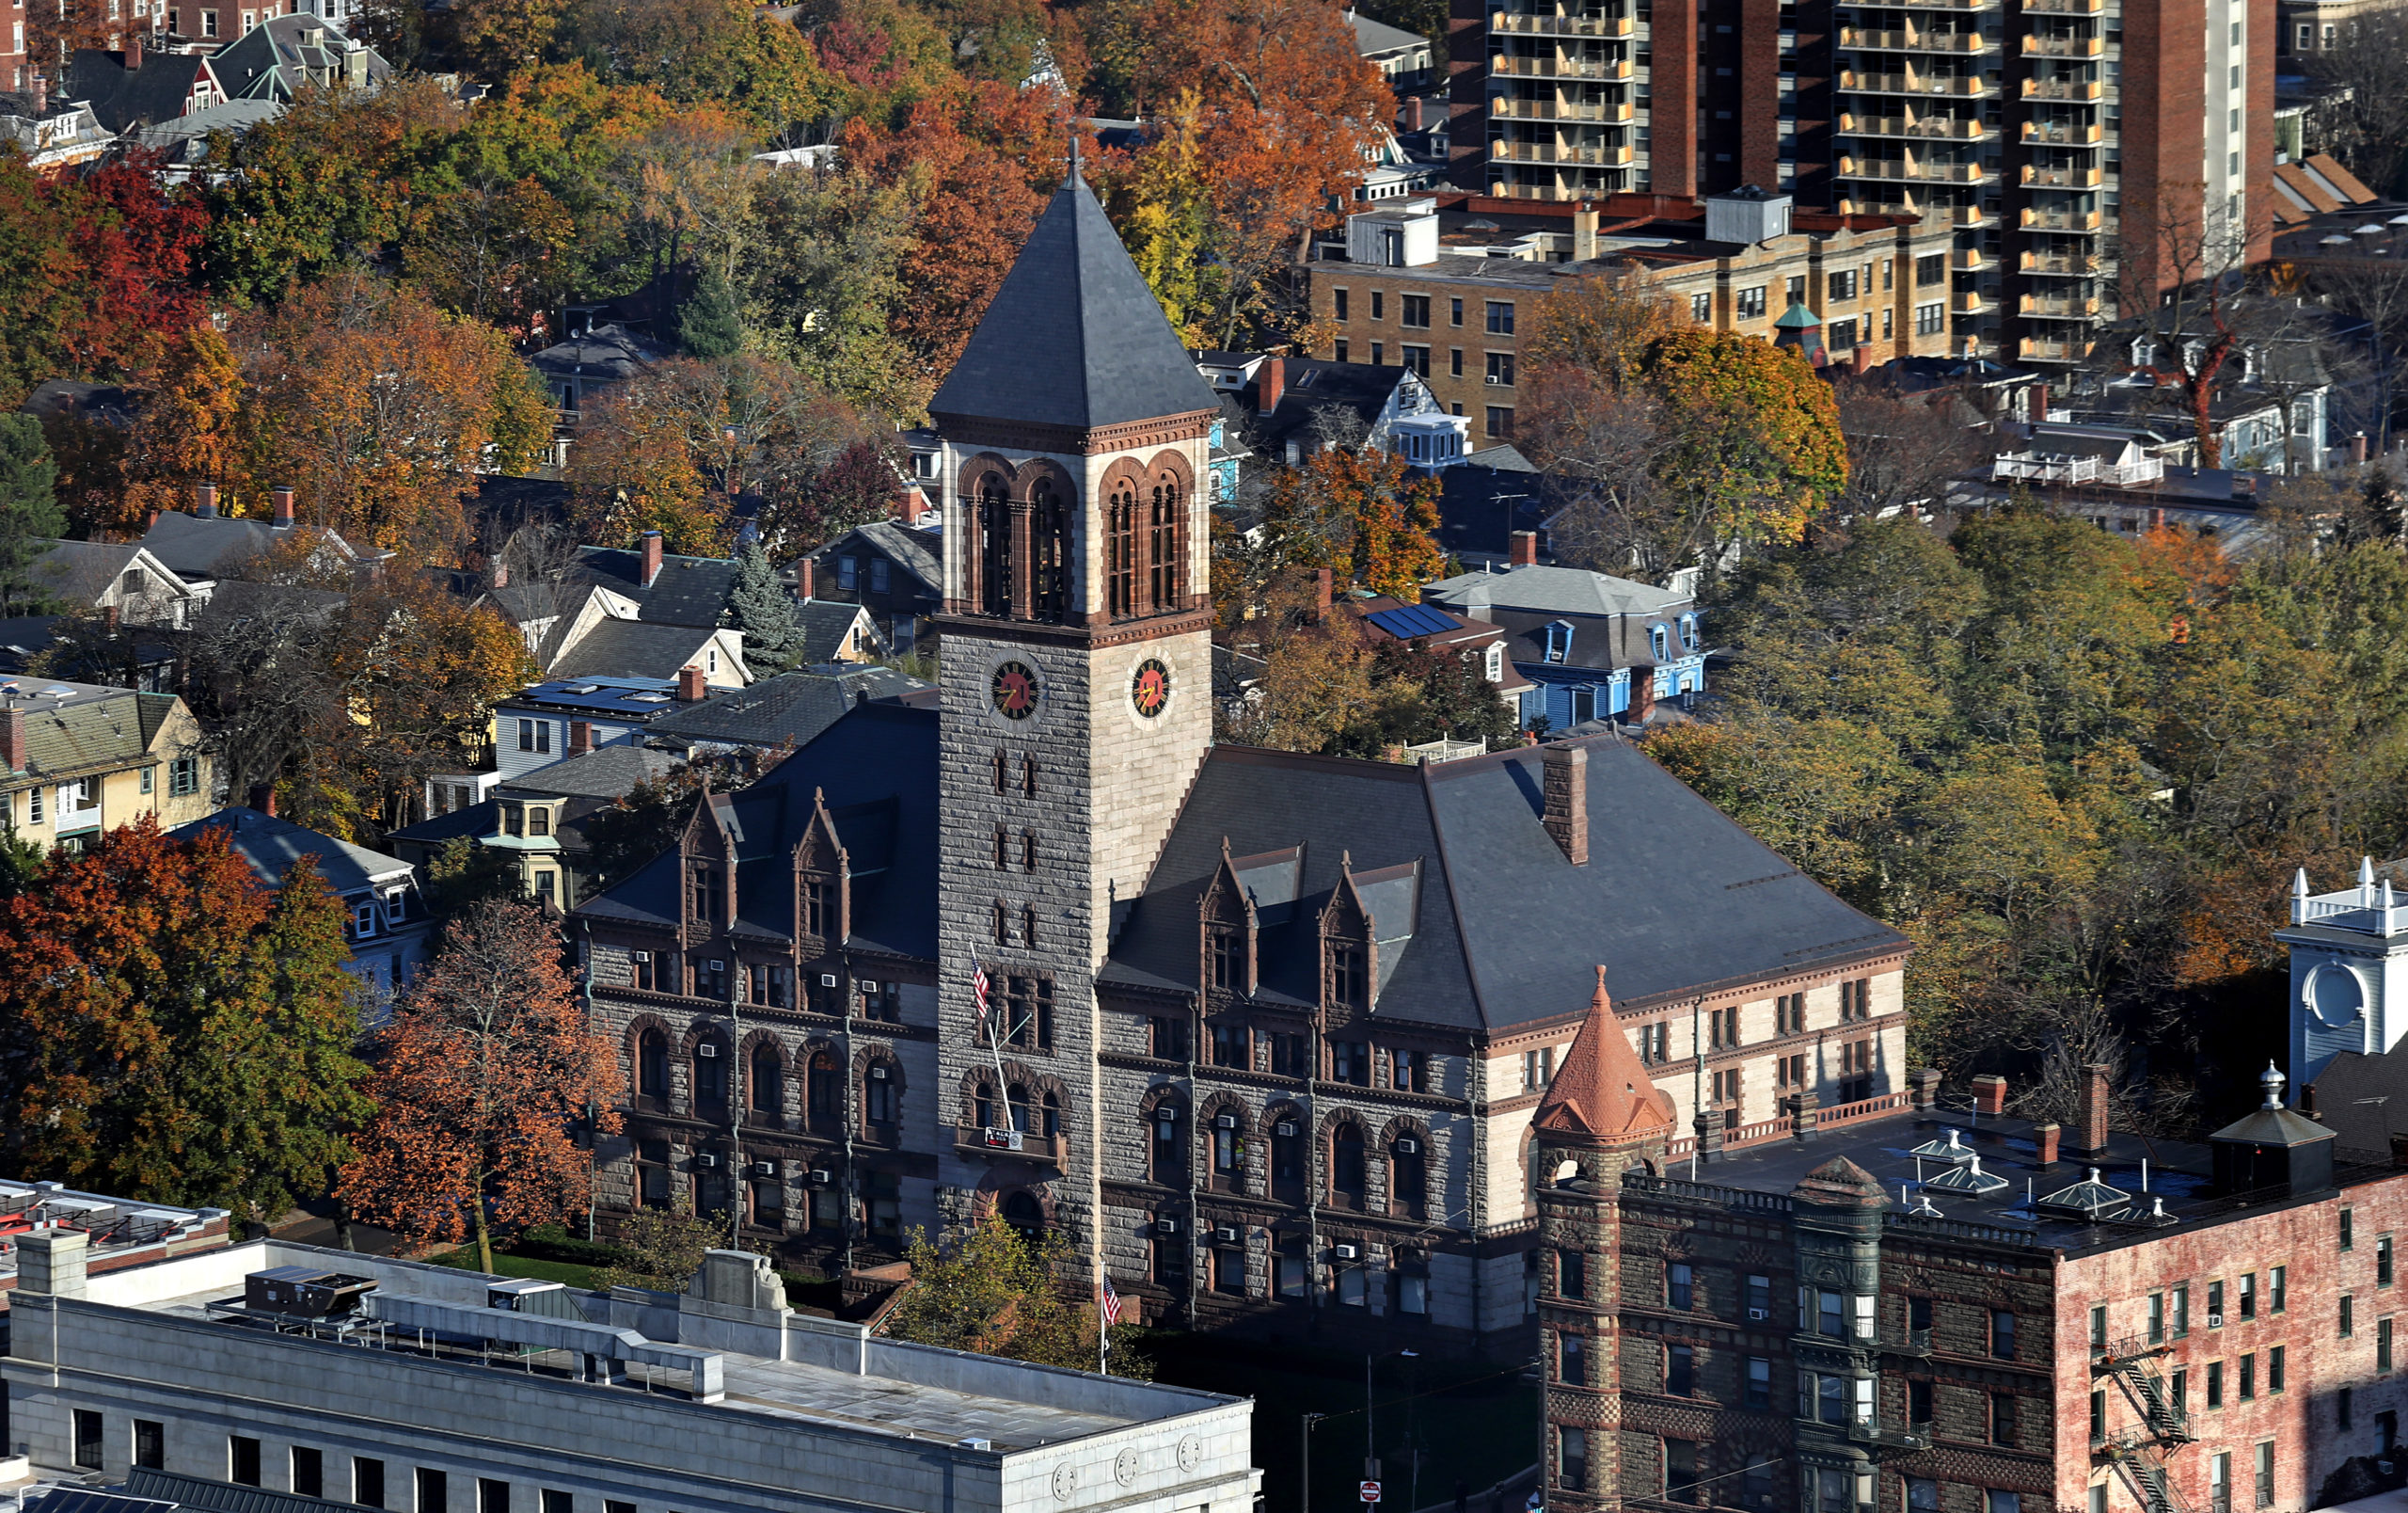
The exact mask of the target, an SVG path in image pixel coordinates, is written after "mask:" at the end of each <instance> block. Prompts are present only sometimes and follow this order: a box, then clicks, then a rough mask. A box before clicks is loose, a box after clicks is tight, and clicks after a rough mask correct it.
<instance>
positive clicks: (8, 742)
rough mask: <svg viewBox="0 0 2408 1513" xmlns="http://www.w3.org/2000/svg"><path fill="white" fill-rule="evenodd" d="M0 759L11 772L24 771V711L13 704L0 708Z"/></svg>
mask: <svg viewBox="0 0 2408 1513" xmlns="http://www.w3.org/2000/svg"><path fill="white" fill-rule="evenodd" d="M0 759H5V760H7V762H8V771H10V772H24V770H25V711H24V710H23V709H19V708H17V707H16V706H15V705H14V704H10V705H8V706H7V707H5V708H0Z"/></svg>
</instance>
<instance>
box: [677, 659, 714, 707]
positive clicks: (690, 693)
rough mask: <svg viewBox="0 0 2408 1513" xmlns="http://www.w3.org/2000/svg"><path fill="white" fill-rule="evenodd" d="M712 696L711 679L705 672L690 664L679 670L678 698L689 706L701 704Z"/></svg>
mask: <svg viewBox="0 0 2408 1513" xmlns="http://www.w3.org/2000/svg"><path fill="white" fill-rule="evenodd" d="M710 696H711V685H710V679H709V678H707V677H704V676H703V670H702V669H701V668H699V667H696V666H694V665H693V664H692V663H690V662H689V663H688V664H687V665H686V666H683V667H680V668H678V669H677V697H678V699H679V700H680V701H682V702H684V703H687V704H699V703H701V702H702V701H703V700H705V699H706V698H709V697H710Z"/></svg>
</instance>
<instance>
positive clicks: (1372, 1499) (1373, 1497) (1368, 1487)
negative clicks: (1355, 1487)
mask: <svg viewBox="0 0 2408 1513" xmlns="http://www.w3.org/2000/svg"><path fill="white" fill-rule="evenodd" d="M1362 1488H1363V1501H1364V1502H1366V1503H1376V1502H1378V1501H1379V1500H1380V1484H1379V1483H1378V1482H1375V1481H1367V1482H1365V1483H1363V1484H1362Z"/></svg>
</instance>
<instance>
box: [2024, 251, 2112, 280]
mask: <svg viewBox="0 0 2408 1513" xmlns="http://www.w3.org/2000/svg"><path fill="white" fill-rule="evenodd" d="M2017 266H2019V267H2020V268H2021V269H2022V270H2023V271H2024V272H2025V273H2046V274H2063V275H2067V276H2069V277H2073V278H2087V277H2089V276H2090V275H2092V274H2094V273H2097V272H2098V271H2099V260H2098V259H2097V258H2094V257H2090V256H2087V255H2086V254H2083V253H2079V252H2026V253H2024V254H2023V256H2022V258H2021V259H2020V261H2019V262H2018V263H2017Z"/></svg>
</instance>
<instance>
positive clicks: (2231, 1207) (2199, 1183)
mask: <svg viewBox="0 0 2408 1513" xmlns="http://www.w3.org/2000/svg"><path fill="white" fill-rule="evenodd" d="M1952 1132H1953V1134H1954V1138H1955V1141H1956V1144H1957V1146H1959V1147H1961V1148H1962V1149H1963V1150H1964V1151H1965V1152H1967V1153H1968V1155H1970V1156H1972V1157H1977V1158H1978V1159H1979V1161H1980V1163H1981V1165H1980V1174H1981V1175H1982V1176H1983V1177H1985V1178H1994V1179H2000V1180H1999V1181H1998V1183H1997V1185H1996V1186H1995V1187H1990V1185H1989V1184H1988V1182H1984V1183H1981V1184H1979V1186H1981V1187H1986V1188H1988V1190H1987V1191H1973V1190H1970V1188H1969V1187H1958V1186H1954V1184H1956V1183H1960V1182H1962V1181H1963V1180H1964V1176H1963V1173H1965V1172H1966V1171H1970V1167H1971V1162H1970V1161H1964V1162H1960V1161H1958V1160H1957V1159H1955V1158H1941V1157H1935V1156H1931V1155H1917V1154H1916V1153H1917V1151H1919V1150H1922V1149H1925V1148H1927V1147H1929V1146H1933V1145H1940V1146H1945V1145H1947V1144H1948V1143H1949V1141H1950V1138H1951V1135H1952ZM2107 1152H2108V1155H2107V1159H2106V1161H2104V1162H2103V1163H2101V1164H2100V1165H2099V1168H2098V1173H2099V1182H2100V1183H2102V1184H2104V1185H2105V1186H2106V1187H2110V1188H2113V1189H2115V1191H2116V1192H2117V1193H2120V1194H2122V1195H2123V1197H2122V1198H2121V1199H2120V1200H2111V1201H2109V1202H2105V1203H2104V1204H2103V1205H2102V1206H2101V1207H2100V1209H2099V1212H2100V1218H2099V1219H2097V1220H2088V1219H2083V1218H2073V1217H2068V1216H2067V1215H2066V1214H2065V1213H2064V1212H2063V1211H2052V1210H2051V1209H2050V1208H2048V1207H2046V1206H2044V1205H2043V1202H2042V1201H2043V1200H2046V1199H2048V1198H2049V1197H2050V1196H2052V1194H2057V1193H2061V1192H2063V1191H2065V1189H2067V1188H2069V1187H2074V1186H2075V1185H2076V1184H2079V1183H2083V1182H2084V1181H2086V1180H2087V1179H2088V1177H2089V1175H2090V1171H2091V1168H2090V1167H2089V1165H2088V1164H2087V1163H2084V1162H2078V1161H2072V1160H2068V1159H2065V1158H2063V1157H2060V1158H2059V1159H2058V1160H2056V1161H2055V1162H2053V1163H2052V1164H2050V1165H2048V1166H2045V1167H2044V1166H2042V1165H2041V1164H2040V1147H2039V1141H2038V1139H2036V1137H2035V1136H2034V1134H2033V1125H2032V1123H2031V1122H2029V1121H2028V1120H2021V1119H2011V1118H2004V1117H1997V1116H1991V1115H1981V1116H1978V1117H1976V1116H1975V1115H1974V1114H1972V1112H1971V1111H1942V1112H1940V1113H1936V1114H1935V1113H1931V1112H1925V1111H1916V1110H1902V1111H1901V1112H1899V1113H1897V1114H1895V1115H1893V1116H1890V1117H1886V1118H1881V1119H1872V1120H1866V1121H1864V1122H1863V1123H1857V1124H1846V1125H1839V1126H1836V1127H1830V1128H1826V1129H1825V1130H1824V1131H1823V1132H1822V1134H1821V1135H1820V1137H1819V1138H1817V1139H1814V1140H1812V1141H1810V1142H1808V1143H1805V1144H1802V1145H1801V1144H1799V1143H1798V1142H1797V1141H1796V1140H1788V1139H1783V1140H1767V1141H1766V1142H1764V1143H1763V1144H1761V1145H1753V1146H1748V1147H1745V1148H1743V1149H1740V1150H1736V1151H1733V1152H1730V1153H1729V1154H1727V1155H1724V1156H1723V1157H1722V1159H1720V1160H1719V1161H1712V1162H1708V1161H1700V1162H1698V1163H1697V1165H1696V1169H1695V1171H1696V1174H1695V1177H1694V1179H1692V1177H1691V1174H1690V1173H1691V1169H1690V1164H1689V1163H1688V1162H1687V1161H1675V1162H1672V1163H1670V1164H1669V1165H1668V1166H1667V1167H1666V1177H1667V1179H1668V1180H1670V1181H1671V1182H1673V1183H1676V1184H1678V1183H1687V1182H1689V1181H1691V1180H1694V1181H1695V1182H1697V1183H1698V1184H1701V1185H1705V1186H1711V1187H1735V1188H1738V1189H1740V1190H1742V1191H1747V1192H1763V1193H1779V1194H1782V1195H1783V1196H1786V1195H1787V1194H1788V1193H1789V1192H1790V1190H1791V1189H1793V1188H1795V1187H1797V1186H1798V1183H1800V1182H1801V1181H1803V1180H1805V1177H1806V1175H1807V1173H1809V1172H1811V1171H1814V1169H1815V1168H1817V1167H1820V1166H1822V1165H1823V1164H1824V1163H1825V1162H1828V1161H1830V1159H1831V1158H1832V1157H1833V1156H1842V1155H1844V1156H1846V1157H1847V1158H1848V1159H1849V1160H1850V1161H1853V1162H1854V1163H1856V1164H1857V1165H1858V1166H1860V1167H1862V1168H1863V1169H1864V1170H1865V1171H1868V1172H1870V1173H1871V1174H1872V1175H1873V1176H1874V1177H1875V1178H1876V1179H1877V1180H1878V1181H1879V1182H1880V1184H1881V1186H1882V1187H1883V1188H1884V1190H1886V1191H1887V1192H1888V1194H1889V1197H1890V1207H1889V1213H1890V1214H1891V1215H1892V1216H1893V1218H1894V1219H1896V1220H1897V1221H1899V1222H1900V1223H1902V1224H1907V1225H1911V1223H1912V1222H1913V1219H1912V1218H1911V1217H1910V1216H1914V1215H1917V1214H1920V1215H1921V1217H1922V1218H1930V1219H1941V1220H1947V1221H1950V1222H1955V1223H1967V1224H1978V1225H1983V1226H1986V1227H1988V1228H1989V1229H1991V1230H1994V1231H1998V1232H2001V1234H2000V1236H1999V1237H2000V1238H2002V1239H2005V1240H2009V1241H2014V1242H2020V1243H2023V1244H2028V1245H2032V1246H2035V1247H2037V1248H2041V1249H2046V1250H2067V1251H2087V1250H2112V1249H2114V1248H2115V1247H2117V1246H2122V1245H2131V1244H2136V1243H2138V1242H2140V1241H2142V1240H2146V1239H2148V1238H2151V1237H2153V1236H2155V1235H2156V1234H2161V1233H2162V1232H2163V1231H2165V1230H2167V1229H2171V1228H2174V1227H2176V1226H2178V1225H2181V1224H2185V1223H2197V1222H2199V1221H2202V1220H2208V1219H2216V1218H2228V1217H2231V1216H2233V1215H2235V1214H2242V1213H2249V1212H2258V1211H2269V1210H2273V1209H2277V1208H2282V1207H2285V1206H2287V1205H2289V1204H2290V1203H2292V1202H2300V1201H2302V1200H2300V1199H2295V1198H2293V1197H2291V1196H2290V1195H2289V1193H2287V1192H2279V1193H2278V1192H2261V1193H2244V1194H2241V1195H2239V1196H2238V1197H2229V1196H2226V1195H2224V1194H2220V1193H2217V1192H2215V1191H2214V1190H2213V1177H2212V1173H2213V1171H2214V1166H2213V1159H2212V1153H2211V1152H2210V1149H2209V1147H2207V1146H2205V1145H2200V1144H2193V1143H2191V1142H2188V1141H2181V1140H2163V1139H2143V1138H2142V1137H2141V1136H2138V1135H2132V1134H2128V1133H2124V1132H2121V1131H2117V1132H2114V1133H2111V1134H2110V1135H2109V1136H2108V1139H2107ZM2144 1163H2146V1164H2147V1171H2146V1172H2144V1171H2143V1164H2144ZM2333 1166H2334V1171H2333V1175H2334V1181H2335V1184H2336V1185H2337V1186H2338V1187H2347V1186H2349V1185H2351V1184H2352V1183H2354V1182H2365V1181H2369V1180H2372V1179H2374V1178H2377V1177H2384V1176H2393V1175H2399V1174H2400V1169H2399V1168H2396V1167H2394V1166H2393V1165H2392V1164H2391V1163H2390V1161H2389V1160H2388V1159H2387V1158H2384V1157H2381V1156H2377V1155H2373V1154H2372V1153H2362V1152H2351V1151H2337V1152H2335V1153H2334V1162H2333ZM1951 1173H1957V1175H1955V1176H1952V1175H1950V1174H1951ZM2098 1196H2104V1195H2098ZM1926 1201H1927V1202H1928V1204H1929V1208H1930V1210H1933V1211H1935V1212H1923V1210H1924V1205H1925V1202H1926ZM2161 1205H2162V1208H2163V1217H2162V1218H2159V1217H2157V1215H2156V1213H2155V1210H2156V1209H2157V1208H2159V1207H2160V1206H2161ZM2128 1215H2129V1216H2134V1217H2131V1218H2125V1217H2123V1216H2128Z"/></svg>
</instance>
